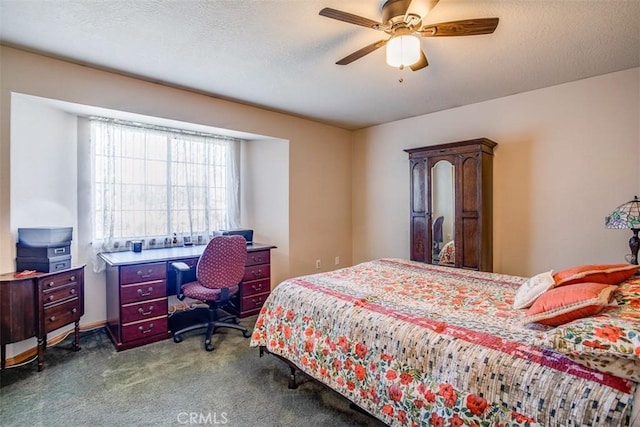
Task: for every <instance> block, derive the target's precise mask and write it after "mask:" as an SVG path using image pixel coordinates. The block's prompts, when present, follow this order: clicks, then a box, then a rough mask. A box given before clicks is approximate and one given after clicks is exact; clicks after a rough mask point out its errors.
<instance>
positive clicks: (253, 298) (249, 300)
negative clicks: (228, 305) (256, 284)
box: [240, 292, 269, 313]
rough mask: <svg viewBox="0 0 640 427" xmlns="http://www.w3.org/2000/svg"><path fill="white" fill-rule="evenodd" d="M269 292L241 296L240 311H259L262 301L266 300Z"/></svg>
mask: <svg viewBox="0 0 640 427" xmlns="http://www.w3.org/2000/svg"><path fill="white" fill-rule="evenodd" d="M268 296H269V293H268V292H267V293H265V294H255V295H250V296H248V297H243V298H242V299H241V300H240V312H242V313H244V312H245V311H250V310H257V311H259V310H260V308H262V306H263V304H264V302H265V301H266V300H267V297H268Z"/></svg>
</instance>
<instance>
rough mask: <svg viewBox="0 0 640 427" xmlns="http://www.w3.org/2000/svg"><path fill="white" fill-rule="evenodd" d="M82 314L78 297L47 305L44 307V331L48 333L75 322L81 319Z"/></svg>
mask: <svg viewBox="0 0 640 427" xmlns="http://www.w3.org/2000/svg"><path fill="white" fill-rule="evenodd" d="M81 315H82V313H81V311H80V300H79V299H78V298H73V299H71V300H68V301H65V302H61V303H59V304H53V305H51V306H49V307H46V308H45V309H44V319H43V320H44V325H43V326H44V332H45V333H48V332H51V331H53V330H54V329H58V328H60V327H62V326H64V325H67V324H69V323H71V322H75V321H76V320H78V319H80V316H81Z"/></svg>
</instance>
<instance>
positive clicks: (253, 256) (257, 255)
mask: <svg viewBox="0 0 640 427" xmlns="http://www.w3.org/2000/svg"><path fill="white" fill-rule="evenodd" d="M270 255H271V250H269V249H266V250H264V251H255V252H248V253H247V262H246V263H245V265H246V266H247V267H248V266H250V265H258V264H269V261H270V258H271V257H270Z"/></svg>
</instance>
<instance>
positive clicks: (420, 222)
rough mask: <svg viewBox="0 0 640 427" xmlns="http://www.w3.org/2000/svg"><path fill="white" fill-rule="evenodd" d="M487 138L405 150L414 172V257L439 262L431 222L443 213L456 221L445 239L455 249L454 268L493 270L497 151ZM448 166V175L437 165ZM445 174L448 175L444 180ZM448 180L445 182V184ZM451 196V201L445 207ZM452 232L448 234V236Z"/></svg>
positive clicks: (452, 261)
mask: <svg viewBox="0 0 640 427" xmlns="http://www.w3.org/2000/svg"><path fill="white" fill-rule="evenodd" d="M496 145H497V144H496V143H495V142H494V141H491V140H490V139H487V138H478V139H472V140H468V141H458V142H452V143H449V144H440V145H431V146H427V147H420V148H412V149H408V150H404V151H406V152H407V153H409V163H410V174H411V175H410V176H411V188H410V194H411V214H410V230H411V231H410V233H411V247H410V254H411V259H412V260H414V261H421V262H427V263H434V264H435V263H439V262H440V261H441V259H439V258H440V254H439V253H438V251H439V249H440V247H439V242H437V241H436V239H435V238H434V234H435V233H434V228H433V225H434V223H435V221H436V219H438V218H439V217H441V216H442V218H443V219H444V222H445V223H446V224H449V225H450V226H452V228H451V229H450V231H449V232H448V233H447V232H445V233H444V234H445V236H444V237H443V239H442V240H443V243H447V241H449V242H450V246H451V247H453V251H452V253H454V254H455V256H454V257H453V259H452V260H451V262H450V263H448V264H444V265H450V266H452V267H458V268H466V269H471V270H480V271H492V270H493V245H492V241H493V240H492V236H493V207H492V206H493V202H492V198H493V190H492V187H493V150H494V148H495V147H496ZM442 165H448V166H449V169H448V170H445V171H444V172H445V176H442V175H440V174H439V173H437V172H438V168H439V166H442ZM442 178H447V179H446V180H444V181H443V180H442ZM443 184H445V185H443ZM445 200H446V201H448V202H449V204H450V206H448V209H445V208H447V206H446V205H447V203H442V202H443V201H445ZM447 234H450V236H447Z"/></svg>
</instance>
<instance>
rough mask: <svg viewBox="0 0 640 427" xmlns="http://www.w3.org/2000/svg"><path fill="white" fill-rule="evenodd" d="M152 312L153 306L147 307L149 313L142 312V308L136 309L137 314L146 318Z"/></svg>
mask: <svg viewBox="0 0 640 427" xmlns="http://www.w3.org/2000/svg"><path fill="white" fill-rule="evenodd" d="M152 311H153V306H152V305H151V306H149V311H144V310H143V309H142V307H140V308H139V309H138V313H140V314H142V315H143V316H148V315H150V314H151V312H152Z"/></svg>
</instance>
